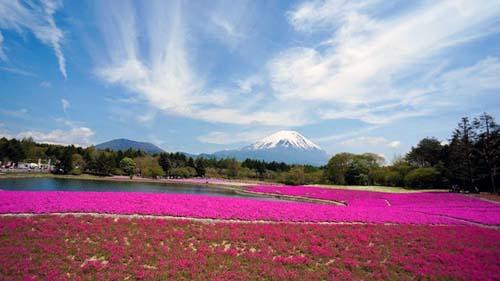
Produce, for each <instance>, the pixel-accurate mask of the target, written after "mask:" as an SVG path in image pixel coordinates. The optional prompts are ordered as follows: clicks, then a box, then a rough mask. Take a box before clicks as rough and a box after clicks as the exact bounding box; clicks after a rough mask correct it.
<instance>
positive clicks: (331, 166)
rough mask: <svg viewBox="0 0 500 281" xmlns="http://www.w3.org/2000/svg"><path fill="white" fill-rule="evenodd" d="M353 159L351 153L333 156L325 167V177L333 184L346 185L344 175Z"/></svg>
mask: <svg viewBox="0 0 500 281" xmlns="http://www.w3.org/2000/svg"><path fill="white" fill-rule="evenodd" d="M353 158H354V154H352V153H346V152H344V153H339V154H335V155H334V156H333V157H332V158H331V159H330V160H329V161H328V164H327V165H326V171H325V177H326V179H327V181H329V182H331V183H334V184H346V180H345V174H346V172H347V169H348V167H349V165H350V164H351V162H352V160H353Z"/></svg>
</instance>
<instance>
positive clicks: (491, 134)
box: [473, 112, 500, 193]
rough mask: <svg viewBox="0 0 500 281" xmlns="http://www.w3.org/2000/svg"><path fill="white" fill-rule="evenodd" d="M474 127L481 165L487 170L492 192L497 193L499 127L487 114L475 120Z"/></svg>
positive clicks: (499, 144) (499, 147) (499, 156)
mask: <svg viewBox="0 0 500 281" xmlns="http://www.w3.org/2000/svg"><path fill="white" fill-rule="evenodd" d="M473 125H474V128H475V129H476V130H477V135H476V143H477V148H478V152H479V156H480V160H481V161H480V164H483V165H484V166H485V168H486V173H487V175H488V176H489V182H490V188H491V189H490V190H491V192H492V193H496V184H495V176H496V170H497V167H496V164H497V162H498V160H499V158H500V133H499V126H498V125H497V124H496V123H495V120H494V119H493V117H492V116H491V115H489V114H488V113H486V112H485V113H483V114H481V115H480V116H479V117H478V118H475V119H474V122H473Z"/></svg>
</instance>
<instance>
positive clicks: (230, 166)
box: [227, 158, 240, 178]
mask: <svg viewBox="0 0 500 281" xmlns="http://www.w3.org/2000/svg"><path fill="white" fill-rule="evenodd" d="M239 169H240V163H238V161H236V159H234V158H231V159H227V175H228V177H230V178H236V177H237V176H238V171H239Z"/></svg>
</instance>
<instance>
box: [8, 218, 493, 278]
mask: <svg viewBox="0 0 500 281" xmlns="http://www.w3.org/2000/svg"><path fill="white" fill-rule="evenodd" d="M498 241H500V232H498V231H497V230H494V229H487V228H480V227H475V226H428V225H382V224H378V225H321V224H289V223H279V224H266V223H259V224H256V223H250V224H241V223H201V222H193V221H187V220H166V219H137V218H136V219H129V218H127V219H125V218H113V217H93V216H89V215H86V216H78V217H77V216H71V215H68V216H57V215H41V216H33V217H13V216H3V217H0V253H2V254H1V255H0V276H2V280H143V279H144V280H192V279H194V280H350V279H356V280H427V279H432V280H460V279H467V280H499V279H500V260H499V259H498V257H499V254H500V243H498Z"/></svg>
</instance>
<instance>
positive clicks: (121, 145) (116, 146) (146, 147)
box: [95, 138, 164, 154]
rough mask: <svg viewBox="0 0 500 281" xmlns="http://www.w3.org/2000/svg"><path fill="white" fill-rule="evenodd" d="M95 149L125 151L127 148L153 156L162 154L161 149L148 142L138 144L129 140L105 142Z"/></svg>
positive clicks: (138, 142) (121, 139)
mask: <svg viewBox="0 0 500 281" xmlns="http://www.w3.org/2000/svg"><path fill="white" fill-rule="evenodd" d="M95 147H96V148H97V149H102V150H104V149H110V150H114V151H119V150H122V151H125V150H127V149H129V148H132V149H137V150H142V151H144V152H147V153H150V154H155V153H161V152H164V150H163V149H161V148H159V147H158V146H156V145H154V144H152V143H149V142H140V141H134V140H129V139H124V138H120V139H114V140H110V141H107V142H103V143H100V144H98V145H96V146H95Z"/></svg>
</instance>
